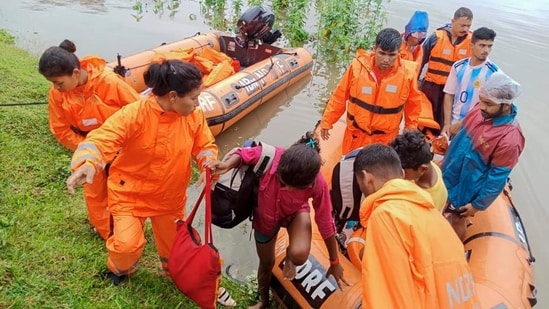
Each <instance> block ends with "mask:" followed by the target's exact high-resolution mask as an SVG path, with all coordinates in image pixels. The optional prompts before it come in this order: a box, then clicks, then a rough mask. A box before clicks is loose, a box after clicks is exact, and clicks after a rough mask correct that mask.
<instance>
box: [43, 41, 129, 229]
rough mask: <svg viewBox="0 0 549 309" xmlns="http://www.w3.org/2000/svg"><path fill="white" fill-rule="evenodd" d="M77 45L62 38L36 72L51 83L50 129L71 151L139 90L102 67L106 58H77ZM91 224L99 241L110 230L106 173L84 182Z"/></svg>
mask: <svg viewBox="0 0 549 309" xmlns="http://www.w3.org/2000/svg"><path fill="white" fill-rule="evenodd" d="M75 51H76V46H75V45H74V43H73V42H71V41H69V40H64V41H63V42H62V43H61V44H60V45H59V46H52V47H50V48H48V49H46V51H44V53H43V54H42V56H41V57H40V61H39V64H38V70H39V72H40V73H41V74H42V75H43V76H44V77H45V78H46V79H47V80H49V81H50V82H51V83H52V84H53V85H52V87H51V89H50V91H49V95H48V101H49V102H48V109H49V122H50V130H51V132H52V133H53V135H54V136H55V138H56V139H57V140H58V141H59V143H61V144H62V145H63V146H65V147H67V148H68V149H70V150H72V151H74V150H75V149H76V147H77V146H78V143H80V142H81V141H83V140H84V138H85V137H86V134H87V133H88V132H90V131H91V130H93V129H96V128H98V127H100V126H101V125H102V124H103V123H104V122H105V120H106V119H107V118H108V117H110V116H111V115H112V114H113V113H114V112H116V111H117V110H119V109H120V108H121V107H122V106H124V105H126V104H128V103H130V102H134V101H136V100H137V99H139V94H138V93H137V92H136V91H135V90H134V89H133V88H132V87H130V85H128V84H127V83H126V82H125V81H124V80H123V79H122V78H120V76H118V75H116V74H115V73H113V72H112V71H110V70H107V69H106V68H105V64H106V62H105V60H104V59H102V58H99V57H96V56H88V57H85V58H83V59H82V60H79V59H78V58H77V57H76V55H75V54H74V52H75ZM84 194H85V198H86V205H87V208H88V216H89V220H90V223H91V224H92V225H93V227H94V229H95V230H96V231H97V233H99V235H100V236H101V237H103V239H107V237H108V236H109V235H110V233H111V222H110V214H109V211H108V208H107V177H106V173H101V174H100V175H99V174H98V175H96V177H95V181H94V183H93V184H86V185H85V186H84Z"/></svg>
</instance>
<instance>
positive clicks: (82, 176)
mask: <svg viewBox="0 0 549 309" xmlns="http://www.w3.org/2000/svg"><path fill="white" fill-rule="evenodd" d="M94 176H95V167H93V166H92V165H89V164H84V165H82V166H80V167H79V168H77V169H76V170H75V171H74V172H73V173H72V174H71V175H70V176H69V178H67V190H68V191H69V194H74V188H75V187H77V186H81V185H83V184H85V183H88V184H92V183H93V177H94Z"/></svg>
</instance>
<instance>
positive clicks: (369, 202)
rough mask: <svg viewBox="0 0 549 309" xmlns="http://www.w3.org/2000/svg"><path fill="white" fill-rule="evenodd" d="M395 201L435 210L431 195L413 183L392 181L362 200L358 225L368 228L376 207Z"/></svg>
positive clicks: (400, 180)
mask: <svg viewBox="0 0 549 309" xmlns="http://www.w3.org/2000/svg"><path fill="white" fill-rule="evenodd" d="M397 200H402V201H407V203H409V204H415V205H417V206H418V207H423V208H435V206H434V203H433V199H432V198H431V195H429V193H427V192H426V191H424V190H423V189H421V188H420V187H418V186H417V185H416V184H415V183H413V182H411V181H408V180H404V179H392V180H389V181H387V182H386V183H385V184H384V185H383V187H381V189H379V190H377V191H376V192H374V193H372V194H370V195H368V196H367V197H366V199H364V201H363V202H362V205H361V206H360V224H361V225H362V226H364V227H366V226H368V220H369V219H370V216H371V215H372V213H373V212H374V210H375V209H376V208H377V207H379V206H380V205H382V204H383V203H385V202H387V201H397Z"/></svg>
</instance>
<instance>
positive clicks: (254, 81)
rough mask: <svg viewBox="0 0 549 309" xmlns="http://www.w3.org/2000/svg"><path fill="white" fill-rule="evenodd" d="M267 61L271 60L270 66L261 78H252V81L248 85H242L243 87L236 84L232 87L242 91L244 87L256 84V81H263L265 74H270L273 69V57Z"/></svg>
mask: <svg viewBox="0 0 549 309" xmlns="http://www.w3.org/2000/svg"><path fill="white" fill-rule="evenodd" d="M269 59H270V60H271V65H270V66H269V69H268V70H267V72H265V74H263V76H261V77H259V78H257V79H255V78H254V80H253V81H251V82H249V83H247V84H244V85H240V84H237V85H235V86H234V87H235V88H236V89H237V90H238V89H242V88H246V87H248V86H250V85H253V84H255V83H257V82H258V81H260V80H262V79H264V78H265V77H266V76H267V74H269V72H271V70H272V69H273V67H274V61H273V57H269Z"/></svg>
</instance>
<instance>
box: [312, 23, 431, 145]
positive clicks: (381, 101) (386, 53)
mask: <svg viewBox="0 0 549 309" xmlns="http://www.w3.org/2000/svg"><path fill="white" fill-rule="evenodd" d="M401 45H402V34H401V33H400V32H399V31H398V30H396V29H392V28H385V29H383V30H381V31H380V32H379V33H378V34H377V36H376V40H375V45H374V50H373V51H372V52H367V51H365V50H362V49H359V50H358V51H357V54H356V57H355V58H354V59H353V60H352V62H351V65H350V66H349V67H348V68H347V71H346V72H345V74H344V75H343V77H342V78H341V80H340V81H339V83H338V84H337V86H336V88H335V89H334V92H333V94H332V97H331V98H330V101H328V104H327V105H326V108H325V110H324V114H323V115H322V119H321V121H320V129H321V131H320V134H321V137H322V139H323V140H327V139H329V138H330V132H329V131H330V130H331V129H332V128H333V124H334V123H336V122H337V121H338V120H339V119H340V118H341V116H343V115H344V114H345V112H346V118H347V119H346V120H347V127H346V128H345V133H344V136H343V143H342V146H341V152H342V153H343V154H346V153H349V152H351V151H352V150H354V149H357V148H359V147H362V146H365V145H369V144H373V143H381V144H385V145H387V144H389V143H390V142H391V141H392V140H393V139H394V138H395V136H397V135H398V132H399V129H400V123H401V120H402V119H404V127H405V128H407V129H416V128H417V125H418V119H419V114H420V113H421V94H420V92H419V90H418V88H417V86H418V85H417V74H416V73H417V63H415V62H412V61H408V60H404V59H401V58H400V46H401Z"/></svg>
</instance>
